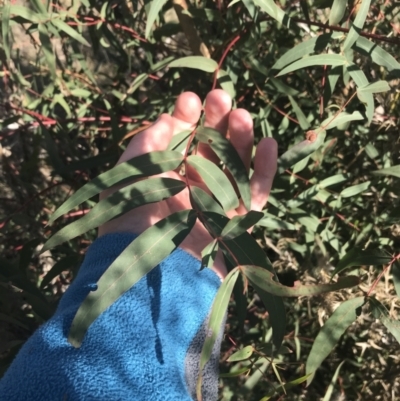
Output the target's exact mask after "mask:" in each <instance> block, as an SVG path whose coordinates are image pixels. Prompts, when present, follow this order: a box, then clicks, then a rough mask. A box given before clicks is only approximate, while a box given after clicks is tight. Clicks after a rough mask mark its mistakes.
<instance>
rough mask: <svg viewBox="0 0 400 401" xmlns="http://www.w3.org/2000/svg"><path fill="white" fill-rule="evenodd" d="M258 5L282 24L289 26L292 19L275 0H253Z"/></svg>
mask: <svg viewBox="0 0 400 401" xmlns="http://www.w3.org/2000/svg"><path fill="white" fill-rule="evenodd" d="M253 1H254V4H255V5H256V6H259V7H260V8H261V10H262V11H264V12H266V13H267V14H268V15H269V16H270V17H272V18H274V19H275V20H277V21H278V22H279V23H280V24H282V25H284V26H286V27H287V28H289V26H290V24H291V19H290V18H289V17H288V15H287V14H285V12H284V11H283V10H282V9H281V8H279V7H278V6H277V5H276V4H275V2H274V1H273V0H253Z"/></svg>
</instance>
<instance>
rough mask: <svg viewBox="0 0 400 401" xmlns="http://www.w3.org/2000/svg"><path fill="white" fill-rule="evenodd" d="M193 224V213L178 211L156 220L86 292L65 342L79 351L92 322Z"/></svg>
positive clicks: (185, 233)
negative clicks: (95, 285) (92, 288)
mask: <svg viewBox="0 0 400 401" xmlns="http://www.w3.org/2000/svg"><path fill="white" fill-rule="evenodd" d="M195 221H196V213H195V212H194V211H193V210H181V211H179V212H177V213H174V214H171V215H170V216H168V217H166V218H164V219H162V220H160V221H159V222H157V223H156V224H154V225H153V226H151V227H150V228H148V229H147V230H146V231H144V232H143V233H142V234H141V235H139V237H137V238H136V239H135V240H134V241H133V242H132V243H131V244H130V245H128V247H126V248H125V250H124V251H123V252H122V253H121V254H120V255H119V257H118V258H117V259H116V260H115V261H114V262H113V263H112V264H111V265H110V267H109V268H108V269H107V270H106V271H105V273H104V274H103V275H102V276H101V278H100V280H99V281H98V282H97V290H96V291H92V292H90V293H89V295H88V296H87V297H86V298H85V300H84V301H83V303H82V304H81V306H80V307H79V309H78V311H77V312H76V315H75V317H74V319H73V321H72V325H71V329H70V332H69V335H68V341H69V342H70V343H71V344H72V345H73V346H74V347H76V348H79V347H80V346H81V344H82V341H83V339H84V336H85V334H86V332H87V330H88V329H89V327H90V325H91V324H92V323H93V322H94V321H95V319H96V318H97V317H98V316H99V315H100V314H101V313H103V312H104V311H105V310H106V309H107V308H108V307H109V306H110V305H111V304H113V303H114V302H115V301H116V300H117V299H118V298H119V297H120V296H121V295H122V294H124V293H125V292H126V291H128V290H129V289H130V288H131V287H132V286H133V285H134V284H135V283H137V282H138V281H139V280H140V279H141V278H142V277H144V276H145V275H146V274H147V273H149V272H150V271H151V270H152V269H153V268H154V267H156V266H157V265H158V264H159V263H160V262H162V260H163V259H165V258H166V257H167V256H168V255H169V254H170V253H171V252H172V251H174V250H175V249H176V248H177V247H178V246H179V245H180V243H181V242H182V241H183V240H184V239H185V238H186V236H187V235H188V234H189V232H190V231H191V229H192V228H193V225H194V223H195Z"/></svg>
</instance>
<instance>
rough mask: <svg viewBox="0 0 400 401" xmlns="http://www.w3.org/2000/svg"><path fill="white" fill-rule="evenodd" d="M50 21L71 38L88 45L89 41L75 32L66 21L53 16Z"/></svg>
mask: <svg viewBox="0 0 400 401" xmlns="http://www.w3.org/2000/svg"><path fill="white" fill-rule="evenodd" d="M51 22H52V24H53V25H54V26H55V27H56V28H57V29H59V30H60V31H64V32H65V33H66V34H67V35H68V36H70V37H71V38H72V39H75V40H77V41H78V42H79V43H81V44H82V45H84V46H87V47H90V44H89V42H88V41H87V40H86V39H85V38H84V37H83V36H82V35H81V34H80V33H79V32H77V31H76V30H75V29H74V28H72V27H71V26H69V25H68V24H67V23H66V22H64V21H62V20H60V19H57V18H53V19H52V20H51Z"/></svg>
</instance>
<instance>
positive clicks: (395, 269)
mask: <svg viewBox="0 0 400 401" xmlns="http://www.w3.org/2000/svg"><path fill="white" fill-rule="evenodd" d="M390 271H391V273H392V279H393V284H394V289H395V290H396V294H397V297H398V298H400V263H399V261H398V260H397V261H396V262H394V263H393V264H392V267H391V270H390Z"/></svg>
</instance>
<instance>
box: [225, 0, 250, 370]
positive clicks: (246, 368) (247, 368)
mask: <svg viewBox="0 0 400 401" xmlns="http://www.w3.org/2000/svg"><path fill="white" fill-rule="evenodd" d="M234 1H236V0H234ZM249 370H250V368H249V367H246V366H245V367H244V368H240V369H237V370H236V369H235V370H232V371H231V372H229V373H220V375H219V377H221V378H224V377H225V378H230V377H237V376H241V375H242V374H243V373H246V372H248V371H249Z"/></svg>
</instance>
